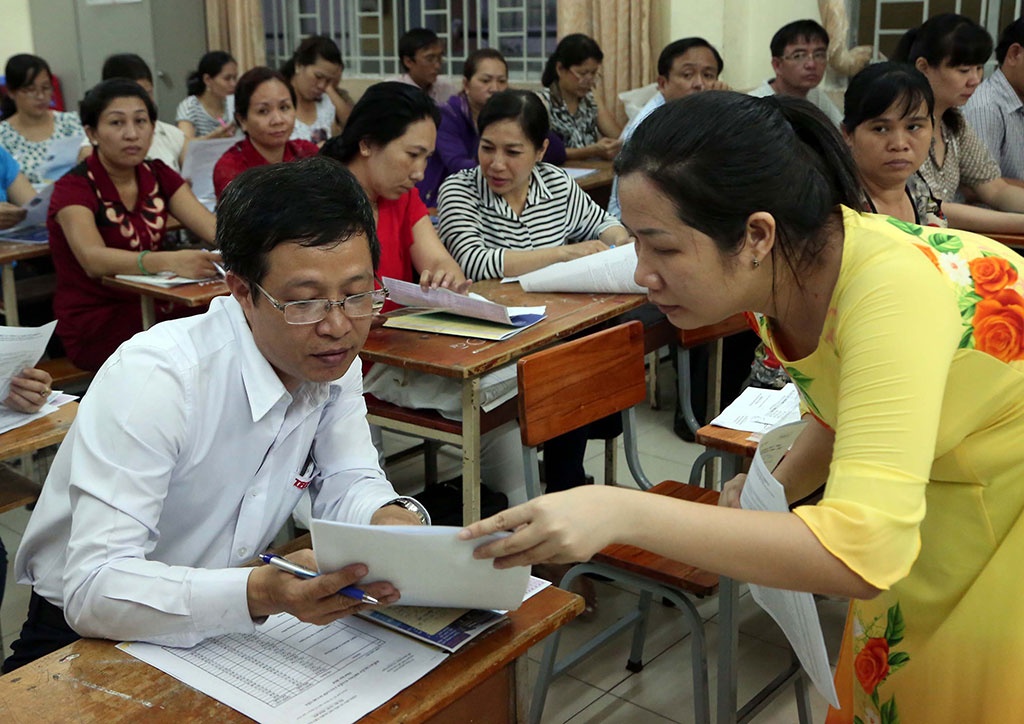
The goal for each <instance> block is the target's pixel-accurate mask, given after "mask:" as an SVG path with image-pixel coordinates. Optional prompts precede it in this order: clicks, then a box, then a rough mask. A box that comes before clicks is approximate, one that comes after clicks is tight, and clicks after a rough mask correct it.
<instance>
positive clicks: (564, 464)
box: [544, 413, 622, 493]
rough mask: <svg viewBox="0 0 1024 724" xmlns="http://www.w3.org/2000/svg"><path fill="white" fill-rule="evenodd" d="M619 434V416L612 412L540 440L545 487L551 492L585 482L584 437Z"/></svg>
mask: <svg viewBox="0 0 1024 724" xmlns="http://www.w3.org/2000/svg"><path fill="white" fill-rule="evenodd" d="M621 434H622V416H621V415H620V414H619V413H615V414H614V415H609V416H608V417H605V418H602V419H600V420H595V421H594V422H591V423H590V424H588V425H584V426H583V427H580V428H577V429H575V430H572V431H571V432H567V433H565V434H564V435H559V436H558V437H555V438H552V439H550V440H548V441H547V442H546V443H544V482H545V484H546V488H545V490H546V491H547V492H548V493H555V492H558V491H559V490H568V489H569V488H575V487H576V486H578V485H583V484H585V483H586V482H587V473H586V471H585V470H584V469H583V458H584V457H585V456H586V452H587V440H611V439H613V438H615V437H618V436H619V435H621Z"/></svg>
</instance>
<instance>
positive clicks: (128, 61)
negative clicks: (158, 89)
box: [100, 53, 153, 83]
mask: <svg viewBox="0 0 1024 724" xmlns="http://www.w3.org/2000/svg"><path fill="white" fill-rule="evenodd" d="M100 77H101V78H102V79H103V80H110V79H111V78H127V79H128V80H136V81H138V80H148V81H149V82H150V83H152V82H153V73H152V72H151V71H150V70H149V66H148V65H147V64H146V61H144V60H143V59H142V58H141V57H140V56H138V55H136V54H135V53H117V54H116V55H110V56H107V59H106V60H104V61H103V70H102V71H101V72H100Z"/></svg>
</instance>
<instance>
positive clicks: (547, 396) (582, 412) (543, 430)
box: [518, 322, 647, 447]
mask: <svg viewBox="0 0 1024 724" xmlns="http://www.w3.org/2000/svg"><path fill="white" fill-rule="evenodd" d="M518 378H519V429H520V433H521V437H522V442H523V445H524V446H526V447H536V446H537V445H539V444H541V443H543V442H545V441H547V440H550V439H551V438H553V437H556V436H558V435H561V434H562V433H565V432H568V431H570V430H575V429H576V428H578V427H580V426H582V425H585V424H587V423H589V422H593V421H594V420H600V419H601V418H602V417H606V416H608V415H610V414H612V413H613V412H620V411H622V410H627V409H629V408H630V407H632V406H633V405H636V404H638V403H640V402H642V401H643V400H644V399H645V398H646V396H647V385H646V382H645V380H644V326H643V324H641V323H640V322H629V323H627V324H620V325H619V326H617V327H612V328H611V329H606V330H604V331H602V332H597V333H595V334H590V335H587V336H586V337H582V338H580V339H576V340H573V341H571V342H566V343H565V344H560V345H557V346H555V347H552V348H550V349H546V350H543V351H541V352H537V353H535V354H531V355H529V356H527V357H523V358H522V359H520V360H519V365H518Z"/></svg>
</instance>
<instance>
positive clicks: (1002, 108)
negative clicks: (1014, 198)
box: [964, 17, 1024, 186]
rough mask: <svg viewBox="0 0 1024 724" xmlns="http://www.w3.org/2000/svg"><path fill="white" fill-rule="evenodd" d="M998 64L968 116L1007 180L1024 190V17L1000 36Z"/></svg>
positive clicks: (972, 102)
mask: <svg viewBox="0 0 1024 724" xmlns="http://www.w3.org/2000/svg"><path fill="white" fill-rule="evenodd" d="M996 60H997V61H998V62H999V68H997V69H996V71H995V72H994V73H993V74H992V75H990V76H989V77H988V78H987V79H986V80H985V82H984V83H982V84H981V85H980V86H979V87H978V89H977V90H976V91H975V92H974V95H972V96H971V98H970V100H968V101H967V105H965V106H964V116H966V118H967V122H968V123H970V124H971V127H972V128H973V129H974V132H975V133H976V134H977V135H978V138H980V139H981V141H982V143H984V144H985V146H986V147H987V148H988V151H989V153H990V154H992V158H994V159H995V160H996V162H997V163H998V164H999V169H1000V171H1001V172H1002V174H1003V178H1005V179H1006V180H1007V182H1008V183H1011V184H1016V185H1017V186H1024V17H1022V18H1018V19H1017V20H1015V21H1013V22H1012V23H1010V24H1009V25H1007V26H1006V28H1005V29H1004V30H1003V32H1002V34H1001V35H1000V36H999V45H997V46H996Z"/></svg>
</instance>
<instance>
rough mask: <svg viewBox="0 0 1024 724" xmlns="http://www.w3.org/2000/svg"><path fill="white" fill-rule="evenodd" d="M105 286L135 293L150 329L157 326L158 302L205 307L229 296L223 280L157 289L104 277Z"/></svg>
mask: <svg viewBox="0 0 1024 724" xmlns="http://www.w3.org/2000/svg"><path fill="white" fill-rule="evenodd" d="M103 286H105V287H111V288H112V289H120V290H121V291H124V292H134V293H135V294H138V295H139V301H140V303H141V304H142V328H143V329H149V328H150V327H152V326H153V325H154V324H156V300H158V299H159V300H160V301H162V302H174V303H175V304H181V305H184V306H186V307H205V306H206V305H208V304H209V303H210V302H212V301H213V300H214V299H216V298H217V297H222V296H224V295H225V294H228V293H229V292H228V285H227V284H225V283H224V281H223V280H221V279H216V280H213V281H208V282H196V283H195V284H182V285H181V286H177V287H157V286H154V285H152V284H143V283H141V282H133V281H127V280H125V279H118V278H117V277H103Z"/></svg>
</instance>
